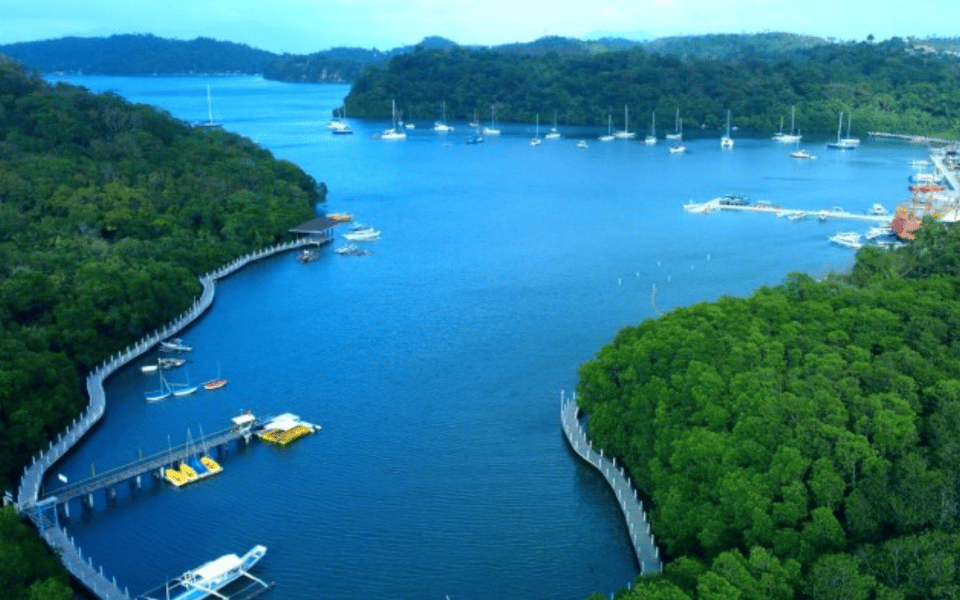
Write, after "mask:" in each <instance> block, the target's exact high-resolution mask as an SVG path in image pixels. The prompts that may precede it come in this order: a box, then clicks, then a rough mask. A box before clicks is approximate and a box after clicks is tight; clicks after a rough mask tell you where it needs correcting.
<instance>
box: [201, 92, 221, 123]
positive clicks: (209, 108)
mask: <svg viewBox="0 0 960 600" xmlns="http://www.w3.org/2000/svg"><path fill="white" fill-rule="evenodd" d="M197 127H203V128H205V129H222V128H223V123H221V122H219V121H217V120H216V119H214V118H213V96H212V95H211V93H210V86H209V85H207V120H206V121H205V122H200V123H197Z"/></svg>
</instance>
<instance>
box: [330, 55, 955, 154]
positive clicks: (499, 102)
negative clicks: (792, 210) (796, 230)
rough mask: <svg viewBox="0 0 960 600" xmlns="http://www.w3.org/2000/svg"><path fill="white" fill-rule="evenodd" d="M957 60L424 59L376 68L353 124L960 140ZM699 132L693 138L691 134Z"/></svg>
mask: <svg viewBox="0 0 960 600" xmlns="http://www.w3.org/2000/svg"><path fill="white" fill-rule="evenodd" d="M958 65H960V62H958V59H957V58H955V57H952V56H946V55H932V56H927V55H924V54H922V53H918V52H916V51H914V50H913V49H912V48H911V47H910V46H908V45H907V44H906V43H904V42H903V41H902V40H899V39H893V40H890V41H888V42H884V43H880V44H872V43H867V42H862V43H849V44H828V45H821V46H814V47H811V48H806V49H798V50H795V51H793V52H792V53H785V54H782V55H777V56H776V57H775V58H774V57H771V56H764V57H762V58H756V57H755V58H738V59H732V60H709V59H700V58H694V57H686V58H679V57H676V56H673V55H660V54H656V53H651V52H648V51H646V50H644V49H632V50H627V51H620V52H605V53H600V54H594V55H578V56H573V57H563V56H561V55H559V54H552V55H545V56H528V55H505V54H503V53H501V52H497V51H494V50H466V49H453V50H435V51H430V50H419V51H414V52H411V53H408V54H403V55H399V56H396V57H394V58H393V59H392V60H391V61H390V62H389V64H388V65H387V66H386V67H385V68H378V67H374V66H371V67H368V68H367V69H366V70H365V71H364V72H363V75H362V76H361V77H360V78H359V79H358V80H357V81H356V82H355V83H354V86H353V88H352V89H351V91H350V95H349V96H348V97H347V99H346V103H347V113H348V114H352V115H354V116H358V117H377V118H389V116H390V106H391V104H390V103H391V100H394V99H395V100H396V103H397V106H398V107H399V108H401V109H402V110H403V111H404V114H405V115H407V116H408V118H419V119H434V118H436V117H437V115H439V107H440V103H441V102H442V101H444V102H446V105H447V117H448V118H450V119H469V118H471V117H472V116H473V115H474V113H475V112H477V113H479V115H481V116H482V117H484V116H486V115H489V114H490V107H491V106H496V110H497V115H498V119H499V120H501V121H516V122H527V123H532V122H533V121H534V119H535V116H536V115H537V114H538V113H539V114H540V115H541V118H542V117H544V116H546V115H552V114H553V113H554V111H556V112H557V113H558V115H559V122H560V124H561V125H563V124H590V125H605V124H606V122H607V117H608V115H610V114H612V115H613V117H614V123H615V124H616V125H622V123H623V121H622V115H623V108H624V105H626V106H628V107H629V110H630V115H631V122H632V123H633V124H634V127H635V128H636V123H648V122H649V121H650V115H651V113H652V112H654V111H656V112H657V114H659V115H661V120H660V122H661V123H663V122H665V121H669V122H671V124H672V117H673V115H674V113H675V111H676V110H677V109H678V108H679V110H680V113H681V116H682V117H683V120H684V125H685V127H686V128H687V131H688V133H690V134H692V135H696V129H698V128H700V127H704V128H707V129H708V130H711V133H710V135H715V133H714V132H715V131H716V130H717V129H719V128H720V127H721V126H722V124H723V123H724V122H725V119H726V111H727V109H730V110H731V111H732V113H733V123H734V125H737V126H739V127H740V128H741V129H746V130H748V131H753V132H757V133H759V134H762V135H768V134H770V133H771V132H773V131H775V130H777V129H779V124H780V119H781V118H782V117H784V116H786V118H787V120H788V122H789V118H790V109H791V106H796V111H797V124H798V127H799V128H800V129H801V130H802V131H803V132H804V133H820V134H825V135H830V134H833V135H835V134H836V130H837V117H838V113H839V112H841V111H843V112H844V114H847V115H850V114H852V115H853V132H854V133H855V134H860V135H862V134H863V133H864V132H866V131H888V132H896V133H908V134H930V135H937V136H941V137H954V138H958V137H960V94H958V91H960V78H958V73H960V70H958ZM691 130H692V131H691Z"/></svg>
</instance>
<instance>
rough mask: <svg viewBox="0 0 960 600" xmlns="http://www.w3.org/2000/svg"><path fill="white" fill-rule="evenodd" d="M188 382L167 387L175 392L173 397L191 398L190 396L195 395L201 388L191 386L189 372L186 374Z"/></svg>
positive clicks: (170, 384) (171, 384)
mask: <svg viewBox="0 0 960 600" xmlns="http://www.w3.org/2000/svg"><path fill="white" fill-rule="evenodd" d="M186 377H187V382H186V383H167V387H168V388H169V389H170V390H171V391H172V392H173V395H174V396H176V397H177V398H181V397H183V396H189V395H190V394H193V393H195V392H196V391H197V390H198V389H200V388H199V386H196V385H190V372H189V371H187V374H186Z"/></svg>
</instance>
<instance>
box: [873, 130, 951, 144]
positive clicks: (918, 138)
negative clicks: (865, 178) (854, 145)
mask: <svg viewBox="0 0 960 600" xmlns="http://www.w3.org/2000/svg"><path fill="white" fill-rule="evenodd" d="M867 135H869V136H870V137H872V138H880V139H887V140H902V141H905V142H911V143H914V144H956V143H958V140H948V139H944V138H937V137H929V136H925V135H906V134H903V133H885V132H883V131H868V132H867Z"/></svg>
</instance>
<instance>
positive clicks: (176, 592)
mask: <svg viewBox="0 0 960 600" xmlns="http://www.w3.org/2000/svg"><path fill="white" fill-rule="evenodd" d="M266 553H267V548H266V546H261V545H259V544H258V545H256V546H254V547H253V548H252V549H251V550H250V551H249V552H247V553H246V554H244V555H243V556H242V557H241V556H237V555H236V554H225V555H223V556H221V557H220V558H217V559H215V560H212V561H210V562H208V563H206V564H203V565H201V566H199V567H197V568H196V569H193V570H191V571H187V572H186V573H184V574H183V575H181V576H180V577H178V578H176V579H174V580H173V581H169V582H167V584H166V585H163V586H160V587H159V588H158V589H156V590H153V591H150V592H147V593H146V594H144V595H143V596H142V598H143V599H144V600H203V599H204V598H210V597H215V598H221V599H224V600H226V599H228V598H230V596H227V595H226V594H224V593H222V592H221V590H222V589H223V588H225V587H226V586H227V585H229V584H230V583H233V582H234V581H236V580H238V579H240V578H241V577H246V578H247V579H249V580H250V583H249V584H248V585H247V586H245V587H244V588H243V589H242V590H239V591H237V592H235V593H234V596H237V595H240V594H243V597H244V598H252V597H254V596H256V595H259V594H260V593H261V592H263V591H266V590H267V589H268V588H269V587H270V584H268V583H266V582H265V581H263V580H262V579H260V578H258V577H254V576H253V575H251V574H250V573H249V571H250V569H251V568H253V566H254V565H255V564H257V562H259V561H260V559H261V558H263V556H264V554H266Z"/></svg>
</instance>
